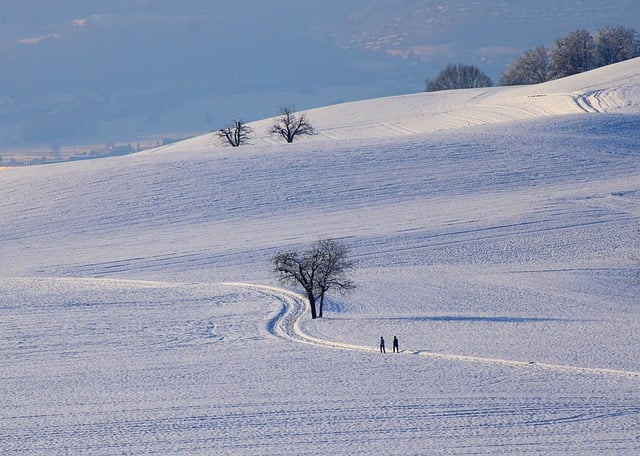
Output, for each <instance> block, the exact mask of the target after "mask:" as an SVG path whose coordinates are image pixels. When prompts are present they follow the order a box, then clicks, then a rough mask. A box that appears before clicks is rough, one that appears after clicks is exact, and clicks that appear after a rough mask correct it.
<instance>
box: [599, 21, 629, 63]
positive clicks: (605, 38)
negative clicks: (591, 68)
mask: <svg viewBox="0 0 640 456" xmlns="http://www.w3.org/2000/svg"><path fill="white" fill-rule="evenodd" d="M594 44H595V60H596V63H597V65H598V66H605V65H610V64H612V63H616V62H622V61H623V60H629V59H632V58H634V57H638V56H640V38H638V33H637V32H636V31H635V30H634V29H633V28H627V27H622V26H620V27H605V28H604V29H602V30H599V31H598V33H597V34H596V36H595V38H594Z"/></svg>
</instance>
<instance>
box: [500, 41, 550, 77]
mask: <svg viewBox="0 0 640 456" xmlns="http://www.w3.org/2000/svg"><path fill="white" fill-rule="evenodd" d="M550 78H551V54H550V52H549V50H548V49H547V48H545V47H544V46H538V47H537V48H535V49H530V50H528V51H525V53H524V54H523V55H522V56H520V57H518V58H517V59H515V60H514V61H513V63H512V64H511V65H510V66H509V68H508V69H507V71H505V72H504V73H503V74H502V75H501V76H500V85H503V86H508V85H523V84H538V83H540V82H545V81H548V80H549V79H550Z"/></svg>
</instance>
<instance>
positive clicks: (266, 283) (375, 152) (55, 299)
mask: <svg viewBox="0 0 640 456" xmlns="http://www.w3.org/2000/svg"><path fill="white" fill-rule="evenodd" d="M308 115H309V118H310V120H311V121H312V122H313V123H314V125H315V126H316V128H317V129H318V130H319V134H318V135H316V136H314V137H311V138H304V139H303V140H301V141H299V142H296V143H294V144H292V145H285V144H280V143H276V142H275V141H273V140H272V139H270V138H268V136H267V135H266V130H267V128H268V125H269V121H268V120H266V121H262V122H256V123H255V124H254V128H255V130H256V132H257V138H256V139H255V140H254V141H253V145H251V146H244V147H242V148H239V149H233V148H229V147H221V146H219V145H218V143H217V142H216V140H215V138H214V137H213V136H212V135H210V134H209V135H204V136H201V137H198V138H194V139H191V140H188V141H186V142H183V143H179V144H175V145H172V146H168V147H163V148H160V149H157V150H154V151H150V152H144V153H139V154H136V155H130V156H126V157H119V158H109V159H101V160H93V161H85V162H77V163H65V164H60V165H50V166H42V167H29V168H20V169H10V170H4V171H0V189H1V194H2V198H1V199H0V230H1V233H2V236H1V237H0V252H1V255H0V398H1V399H0V453H2V454H3V455H14V454H15V455H18V454H20V455H22V454H42V455H50V454H136V455H138V454H185V455H187V454H188V455H192V454H242V455H244V454H251V455H261V454H264V455H271V454H287V455H289V454H319V455H327V454H354V455H355V454H358V455H371V454H396V455H407V454H420V455H422V454H541V455H542V454H544V455H548V454H580V455H585V454H594V455H601V454H607V455H610V454H625V455H626V454H629V455H633V454H638V453H639V452H640V425H639V424H638V423H640V398H639V397H638V389H639V388H640V349H639V348H638V341H639V340H640V306H639V304H640V302H639V301H638V291H639V290H640V285H639V284H638V281H637V279H638V264H637V263H636V262H635V261H634V260H633V256H634V255H635V256H640V234H638V231H637V230H638V228H639V225H640V60H638V59H635V60H632V61H628V62H624V63H621V64H617V65H613V66H610V67H606V68H602V69H598V70H595V71H592V72H589V73H585V74H582V75H577V76H574V77H571V78H566V79H563V80H559V81H554V82H550V83H546V84H541V85H537V86H529V87H513V88H504V87H501V88H492V89H479V90H468V91H450V92H441V93H430V94H426V93H421V94H416V95H410V96H403V97H397V98H387V99H379V100H370V101H365V102H358V103H351V104H345V105H337V106H331V107H325V108H320V109H317V110H311V111H309V112H308ZM320 237H334V238H340V239H343V240H344V241H345V242H347V243H348V244H349V246H350V247H351V252H352V256H353V259H354V260H355V261H356V263H357V269H356V271H355V274H354V275H355V277H354V279H355V280H356V281H357V283H358V285H359V289H358V290H357V291H356V292H355V293H353V294H352V295H349V296H347V297H340V296H333V297H332V298H333V300H332V301H331V302H330V303H329V309H328V312H327V315H326V318H324V319H322V320H316V321H311V320H310V319H309V317H308V314H306V313H302V311H303V309H304V302H302V301H301V298H300V297H299V296H298V295H297V294H295V293H292V291H295V290H283V289H281V288H279V287H278V284H277V283H276V281H275V280H274V276H273V274H272V272H271V264H270V258H271V257H272V256H273V254H274V253H276V252H278V251H282V250H285V249H289V248H304V247H306V246H307V245H308V244H309V243H310V242H312V241H315V240H317V239H318V238H320ZM381 335H383V336H385V338H386V339H387V344H388V346H390V341H391V339H392V337H393V336H394V335H397V336H398V338H399V340H400V348H401V350H402V353H400V354H391V353H387V354H386V355H382V354H380V353H378V350H377V342H378V339H379V337H380V336H381Z"/></svg>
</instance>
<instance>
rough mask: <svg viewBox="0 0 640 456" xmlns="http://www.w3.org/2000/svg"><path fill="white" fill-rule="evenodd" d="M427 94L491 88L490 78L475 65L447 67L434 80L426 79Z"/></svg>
mask: <svg viewBox="0 0 640 456" xmlns="http://www.w3.org/2000/svg"><path fill="white" fill-rule="evenodd" d="M426 84H427V90H426V91H427V92H436V91H439V90H450V89H472V88H476V87H491V86H492V85H493V82H492V81H491V78H489V76H487V75H486V74H484V73H483V72H482V71H480V68H478V67H477V66H475V65H461V64H458V65H453V64H451V65H448V66H447V67H446V68H445V69H444V70H442V71H441V72H440V73H439V74H438V76H436V78H434V79H427V81H426Z"/></svg>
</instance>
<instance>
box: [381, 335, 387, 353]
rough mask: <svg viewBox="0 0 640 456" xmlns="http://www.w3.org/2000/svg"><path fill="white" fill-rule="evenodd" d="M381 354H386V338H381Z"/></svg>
mask: <svg viewBox="0 0 640 456" xmlns="http://www.w3.org/2000/svg"><path fill="white" fill-rule="evenodd" d="M380 353H386V351H385V349H384V337H382V336H380Z"/></svg>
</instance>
